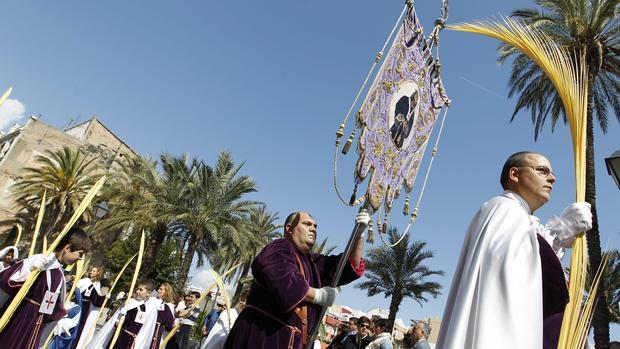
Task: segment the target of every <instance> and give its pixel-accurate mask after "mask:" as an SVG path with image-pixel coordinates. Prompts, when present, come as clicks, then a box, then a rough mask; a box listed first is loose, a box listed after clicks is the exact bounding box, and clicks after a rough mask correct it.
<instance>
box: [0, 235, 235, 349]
mask: <svg viewBox="0 0 620 349" xmlns="http://www.w3.org/2000/svg"><path fill="white" fill-rule="evenodd" d="M89 249H90V239H89V237H88V236H87V234H86V233H85V232H84V231H83V230H81V229H79V228H72V229H71V230H69V232H68V233H67V235H66V236H65V237H64V238H63V239H62V240H61V241H60V244H59V245H58V247H57V248H56V250H55V252H54V253H53V254H52V255H50V256H45V255H43V254H35V255H33V256H31V257H28V258H25V259H22V260H19V259H18V257H19V255H18V253H19V252H18V249H17V248H16V247H15V246H9V247H6V248H4V249H2V250H0V314H4V312H5V311H7V310H8V308H9V305H10V303H11V301H12V300H13V298H14V297H16V295H17V293H18V292H19V290H20V289H21V287H22V286H23V285H24V283H25V281H26V280H27V278H28V277H29V275H30V274H31V273H32V272H33V271H35V270H39V271H41V272H40V274H39V275H38V276H37V277H36V278H35V279H34V284H33V285H32V287H30V289H29V290H28V292H27V293H26V296H25V298H24V299H23V301H22V302H21V303H20V304H19V306H18V307H17V308H16V309H15V311H14V312H13V314H12V316H11V317H10V318H9V321H8V323H7V324H6V326H5V327H4V329H2V331H1V332H0V343H2V347H3V348H15V349H22V348H24V349H35V348H44V347H47V348H52V349H61V348H66V349H103V348H115V349H130V348H135V349H158V348H160V347H163V348H166V349H177V348H183V349H185V348H190V347H192V346H193V347H195V348H200V349H219V348H222V347H223V344H224V341H225V340H226V336H227V334H228V332H229V331H230V328H231V326H232V324H233V323H234V321H235V319H236V318H237V313H238V311H241V309H243V306H244V305H245V298H246V294H244V293H242V295H241V297H240V298H241V299H240V301H239V304H238V306H237V308H236V309H235V308H233V309H229V310H228V311H225V310H227V309H226V304H225V302H224V299H223V298H222V297H221V296H217V295H210V297H211V300H212V302H206V303H205V306H206V305H207V304H209V303H211V304H213V306H214V309H213V311H211V312H209V316H207V317H206V318H205V319H204V321H203V322H202V334H203V337H202V339H201V340H200V341H194V343H193V344H192V346H190V337H191V333H192V331H193V329H194V327H196V326H198V327H199V322H200V321H201V319H199V317H200V314H201V312H202V311H203V310H204V309H201V308H200V307H198V304H196V301H197V300H198V298H200V296H201V294H200V293H198V292H195V291H192V292H185V293H183V294H181V295H177V297H176V301H175V292H174V290H173V288H172V286H171V285H170V284H169V283H162V284H161V285H158V287H157V288H155V287H154V285H153V283H152V282H150V281H148V280H143V281H138V282H137V283H136V284H135V288H134V292H133V294H132V295H131V297H130V298H129V299H125V293H124V292H122V291H121V292H118V294H117V296H116V299H115V301H112V302H108V300H111V293H110V292H109V291H110V290H109V288H108V287H106V286H109V285H107V284H106V285H105V286H104V283H103V282H104V280H103V270H102V268H101V267H100V266H90V267H89V268H88V271H87V272H86V276H85V277H84V278H82V279H80V280H75V282H76V285H75V293H74V296H73V297H72V298H71V299H66V297H67V294H68V290H69V289H70V288H71V287H72V282H74V281H73V280H72V278H73V276H72V275H70V273H69V272H67V271H65V270H64V266H67V265H71V264H73V263H75V262H76V261H77V260H79V259H80V258H82V257H83V256H84V254H85V253H87V252H88V251H89ZM102 307H107V308H108V311H107V312H104V311H102ZM106 313H107V314H108V315H107V321H105V323H104V324H103V325H102V326H99V325H98V324H99V323H100V322H102V321H103V320H102V318H104V317H105V316H106V315H104V314H106ZM119 326H120V328H119ZM175 327H177V328H176V329H175ZM173 329H175V333H174V336H172V337H171V339H169V340H168V342H167V343H166V345H165V346H163V341H164V340H165V339H166V338H167V337H168V334H169V333H170V332H171V331H173ZM117 332H118V333H117Z"/></svg>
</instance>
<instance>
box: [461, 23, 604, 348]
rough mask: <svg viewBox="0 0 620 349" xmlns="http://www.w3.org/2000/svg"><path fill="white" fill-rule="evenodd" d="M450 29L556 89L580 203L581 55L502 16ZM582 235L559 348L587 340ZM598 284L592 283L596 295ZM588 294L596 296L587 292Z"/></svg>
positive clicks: (584, 96) (584, 84)
mask: <svg viewBox="0 0 620 349" xmlns="http://www.w3.org/2000/svg"><path fill="white" fill-rule="evenodd" d="M450 29H454V30H458V31H464V32H470V33H476V34H482V35H486V36H489V37H492V38H495V39H499V40H501V41H503V42H505V43H507V44H509V45H512V46H514V47H516V48H517V49H519V50H521V51H522V52H523V53H524V54H526V55H527V56H528V57H529V58H530V59H532V61H534V62H535V63H536V64H537V65H538V66H539V67H540V68H541V69H542V70H543V71H544V73H545V74H546V76H547V77H548V78H549V80H550V81H551V82H552V83H553V85H554V86H555V89H556V90H557V93H558V95H559V96H560V98H561V100H562V104H563V105H564V111H565V114H566V119H567V121H568V124H569V127H570V131H571V136H572V137H571V138H572V143H573V155H574V160H575V191H576V195H575V196H576V201H584V200H585V182H586V180H585V173H586V162H585V158H586V126H587V125H586V124H587V106H588V68H587V66H586V63H585V60H584V59H575V58H576V57H579V56H580V55H582V53H581V52H570V51H567V50H566V49H564V48H562V47H560V46H559V45H558V44H556V43H555V42H553V41H552V40H551V39H550V38H549V37H548V36H546V35H545V34H544V33H543V32H541V31H539V30H536V29H533V28H529V27H527V26H526V25H525V24H524V23H522V22H518V21H515V20H512V19H508V18H503V21H502V22H500V23H497V22H491V21H483V22H477V23H474V24H459V25H454V26H450ZM585 245H586V238H585V235H583V234H582V235H581V236H580V237H578V238H577V239H576V240H575V242H574V243H573V252H572V255H571V264H570V270H571V273H570V287H569V295H570V302H569V304H568V305H567V306H566V310H565V311H564V320H563V322H562V330H561V333H560V340H559V344H558V348H562V349H564V348H567V349H568V348H570V349H573V348H580V347H583V342H584V340H585V338H586V336H587V330H588V328H589V327H590V326H589V324H590V320H591V318H592V303H593V301H594V297H589V298H588V300H587V301H586V304H585V305H584V306H583V307H582V306H581V301H582V299H583V295H584V288H585V277H586V273H587V255H586V249H585ZM597 284H598V283H597V282H594V283H593V290H594V292H595V291H596V287H597ZM590 294H591V295H594V294H595V293H592V292H590Z"/></svg>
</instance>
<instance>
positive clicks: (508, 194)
mask: <svg viewBox="0 0 620 349" xmlns="http://www.w3.org/2000/svg"><path fill="white" fill-rule="evenodd" d="M502 195H503V196H505V197H507V198H510V199H513V200H515V201H516V202H518V203H519V204H520V205H521V206H522V207H523V208H524V209H525V211H526V212H527V214H529V215H531V214H532V209H531V208H530V205H529V204H528V203H527V202H526V201H525V199H523V198H522V197H521V196H520V195H519V194H517V193H515V192H514V191H510V190H504V193H503V194H502Z"/></svg>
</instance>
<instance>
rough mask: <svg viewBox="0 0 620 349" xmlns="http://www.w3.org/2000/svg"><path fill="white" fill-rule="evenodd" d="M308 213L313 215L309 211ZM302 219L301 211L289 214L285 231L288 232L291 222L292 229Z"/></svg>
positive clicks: (285, 221)
mask: <svg viewBox="0 0 620 349" xmlns="http://www.w3.org/2000/svg"><path fill="white" fill-rule="evenodd" d="M307 215H308V216H310V217H312V215H310V214H309V213H307ZM300 219H301V212H299V211H298V212H293V213H291V214H289V215H288V216H287V217H286V219H285V220H284V232H286V226H287V225H289V224H290V225H291V229H293V228H295V227H296V226H297V224H299V220H300Z"/></svg>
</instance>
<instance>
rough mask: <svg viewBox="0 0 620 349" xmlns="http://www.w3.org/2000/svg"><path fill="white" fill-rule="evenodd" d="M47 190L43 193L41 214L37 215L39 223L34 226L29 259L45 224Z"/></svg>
mask: <svg viewBox="0 0 620 349" xmlns="http://www.w3.org/2000/svg"><path fill="white" fill-rule="evenodd" d="M46 195H47V190H45V191H43V197H42V198H41V206H40V207H39V214H38V215H37V222H36V223H35V224H34V233H33V234H32V241H31V242H30V251H29V252H28V257H32V255H33V254H34V249H35V247H36V245H37V239H38V238H39V231H40V230H41V222H43V215H45V197H46Z"/></svg>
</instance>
